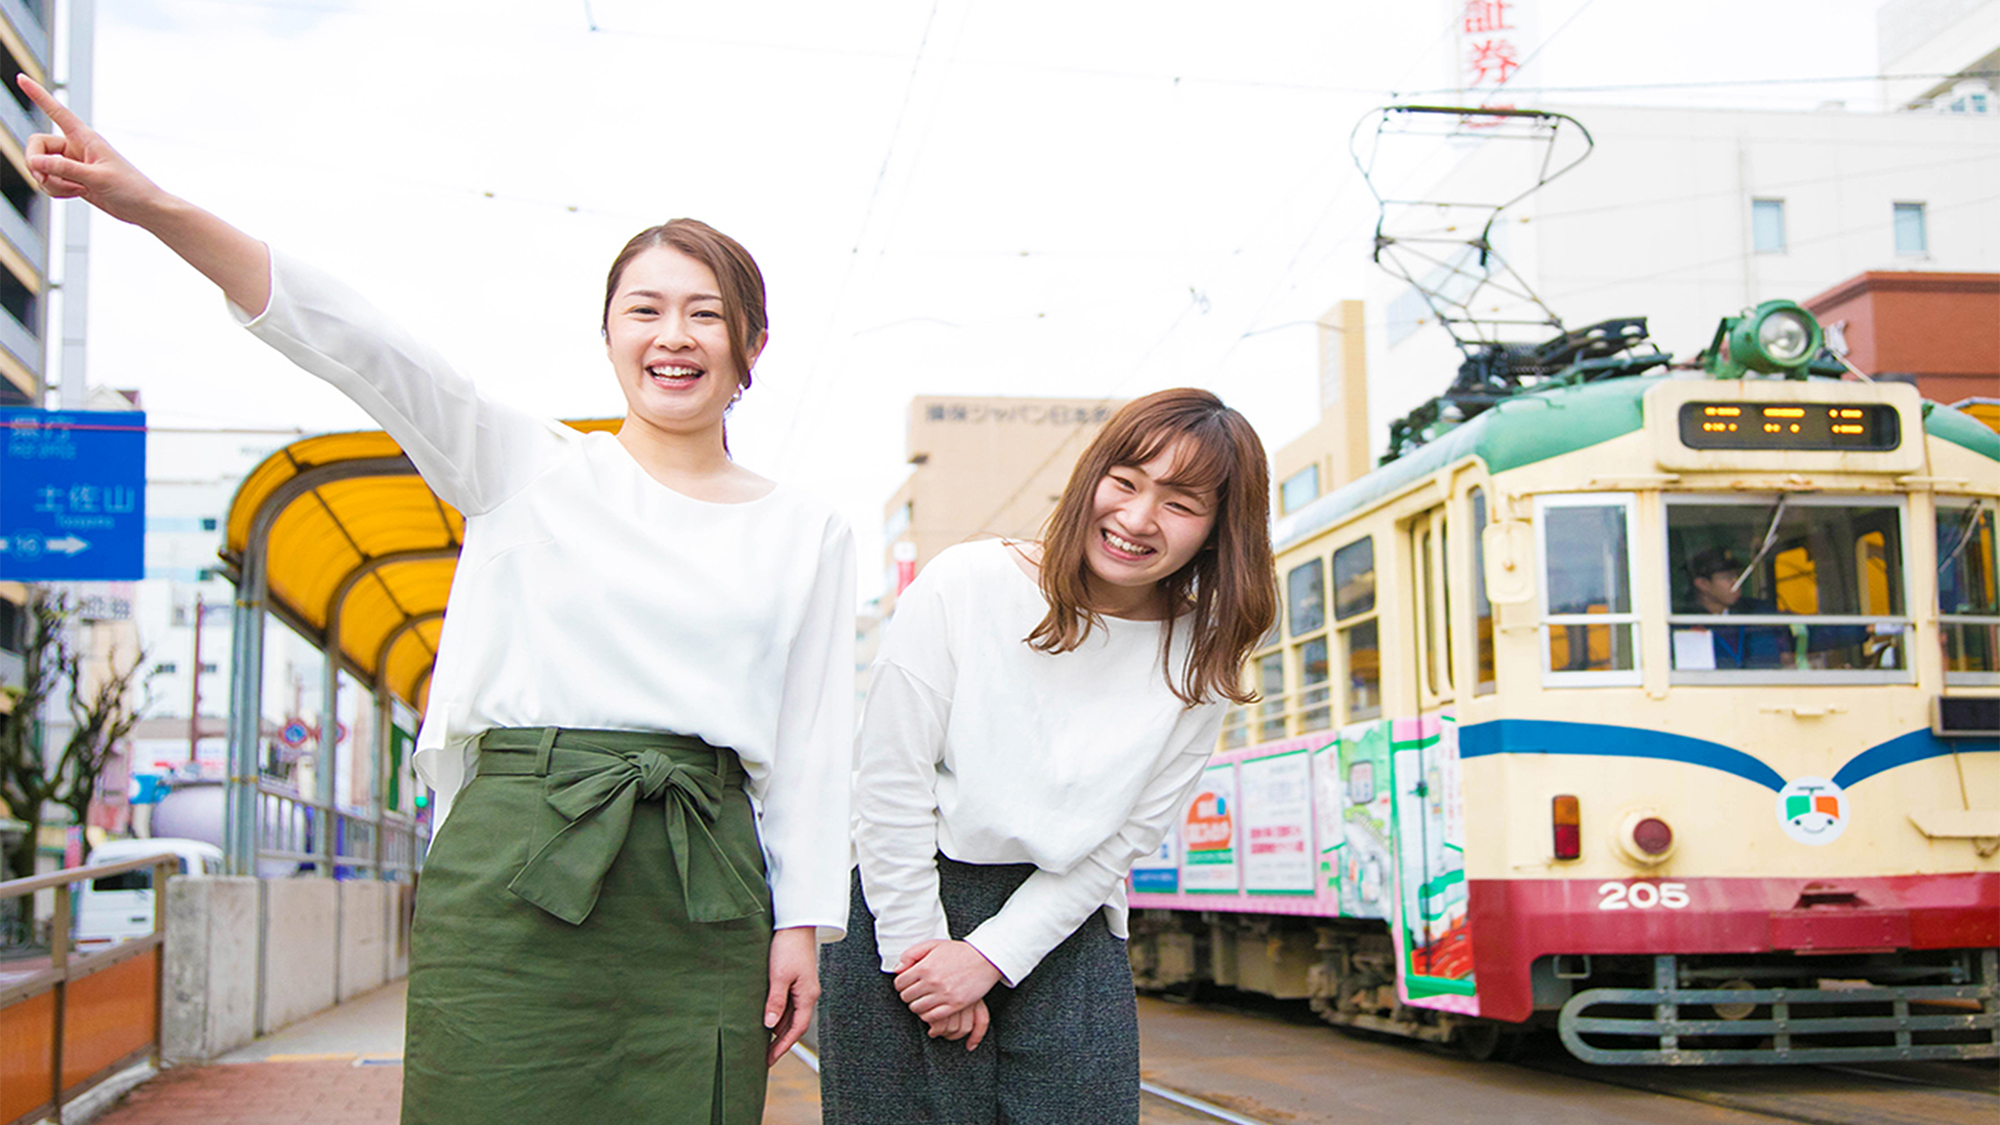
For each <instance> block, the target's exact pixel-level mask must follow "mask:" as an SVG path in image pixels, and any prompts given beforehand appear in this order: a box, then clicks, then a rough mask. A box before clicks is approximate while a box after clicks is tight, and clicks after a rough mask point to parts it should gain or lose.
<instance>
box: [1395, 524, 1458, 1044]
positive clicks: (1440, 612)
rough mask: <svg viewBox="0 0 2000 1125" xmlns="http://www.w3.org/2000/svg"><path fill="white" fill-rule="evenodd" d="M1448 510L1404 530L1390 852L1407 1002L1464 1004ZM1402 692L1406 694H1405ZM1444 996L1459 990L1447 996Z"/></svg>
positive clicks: (1431, 1004)
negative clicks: (1403, 626) (1400, 700)
mask: <svg viewBox="0 0 2000 1125" xmlns="http://www.w3.org/2000/svg"><path fill="white" fill-rule="evenodd" d="M1446 513H1447V509H1446V507H1445V506H1443V505H1440V506H1438V507H1436V508H1433V509H1431V510H1430V511H1428V512H1424V513H1422V514H1420V515H1418V516H1417V517H1416V518H1415V519H1413V520H1411V521H1410V522H1409V523H1408V524H1407V525H1406V529H1405V535H1406V536H1407V540H1406V542H1405V544H1404V546H1405V548H1406V549H1405V550H1404V551H1403V552H1402V555H1403V558H1404V559H1405V560H1406V565H1407V566H1408V567H1409V575H1408V587H1407V588H1408V589H1409V591H1410V594H1411V597H1410V602H1409V603H1408V604H1409V606H1410V610H1411V612H1410V613H1409V614H1408V615H1407V616H1406V617H1405V620H1406V621H1407V623H1408V624H1407V630H1408V632H1407V635H1406V637H1405V639H1406V641H1407V643H1406V644H1404V645H1403V646H1402V648H1403V651H1404V652H1405V653H1407V654H1408V659H1409V660H1410V661H1411V663H1412V665H1413V666H1412V667H1410V668H1409V669H1408V674H1409V676H1410V681H1411V682H1412V683H1414V684H1415V685H1416V689H1417V690H1416V691H1415V692H1414V696H1415V703H1416V704H1417V708H1416V716H1415V718H1414V719H1413V720H1411V719H1402V720H1399V721H1397V723H1396V724H1395V725H1396V728H1397V729H1395V730H1394V731H1393V732H1392V733H1391V741H1392V744H1393V752H1394V756H1395V765H1394V772H1395V776H1396V806H1397V808H1396V828H1397V832H1396V835H1397V840H1396V845H1397V846H1396V859H1397V868H1398V876H1399V878H1398V880H1397V882H1398V883H1399V885H1400V890H1401V903H1400V906H1401V911H1400V913H1401V930H1402V932H1401V933H1400V934H1399V935H1398V936H1399V937H1400V938H1401V945H1402V951H1403V975H1404V980H1405V981H1406V982H1407V985H1408V988H1409V991H1410V998H1411V1000H1412V1001H1413V1002H1416V1003H1419V1004H1421V1005H1422V1006H1427V1007H1448V1008H1451V1009H1454V1010H1469V1009H1470V1004H1469V1003H1468V1001H1469V998H1470V996H1471V993H1472V937H1471V933H1470V931H1469V928H1468V925H1467V897H1466V886H1465V805H1464V797H1463V793H1462V790H1461V788H1460V784H1459V769H1458V724H1457V722H1456V718H1455V715H1454V713H1453V707H1452V703H1453V700H1454V699H1455V697H1456V685H1455V684H1454V683H1453V675H1454V664H1455V660H1454V655H1455V654H1454V652H1453V648H1452V629H1451V621H1452V605H1451V600H1452V599H1451V586H1450V583H1449V581H1448V580H1447V578H1448V573H1449V568H1448V566H1447V560H1448V559H1449V558H1450V557H1451V549H1452V545H1453V537H1452V535H1451V524H1450V521H1449V520H1448V519H1447V518H1446ZM1405 698H1406V699H1407V698H1409V697H1408V696H1406V697H1405ZM1446 997H1465V998H1466V999H1465V1000H1459V1001H1452V1000H1447V999H1445V998H1446Z"/></svg>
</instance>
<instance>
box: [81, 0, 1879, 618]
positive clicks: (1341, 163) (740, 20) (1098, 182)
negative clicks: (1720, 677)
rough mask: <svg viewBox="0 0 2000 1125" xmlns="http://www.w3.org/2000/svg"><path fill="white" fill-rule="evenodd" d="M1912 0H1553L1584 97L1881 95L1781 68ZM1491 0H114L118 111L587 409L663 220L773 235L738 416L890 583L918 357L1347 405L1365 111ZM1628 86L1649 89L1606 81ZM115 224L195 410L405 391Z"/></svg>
mask: <svg viewBox="0 0 2000 1125" xmlns="http://www.w3.org/2000/svg"><path fill="white" fill-rule="evenodd" d="M1878 6H1879V0H1814V2H1794V0H1783V2H1780V0H1755V2H1749V3H1746V2H1744V0H1681V2H1678V3H1673V4H1667V3H1641V2H1639V0H1542V2H1541V4H1540V10H1539V13H1538V16H1537V22H1538V25H1539V33H1540V37H1541V40H1542V41H1543V44H1544V45H1543V49H1542V51H1541V54H1540V55H1539V57H1538V59H1537V63H1538V65H1539V68H1540V72H1541V73H1540V75H1539V78H1538V79H1537V81H1539V83H1540V84H1541V85H1543V86H1546V87H1556V88H1572V89H1569V90H1566V91H1565V92H1562V93H1560V94H1550V95H1546V96H1547V97H1549V98H1550V99H1551V100H1556V101H1560V102H1562V103H1564V104H1565V105H1569V106H1575V105H1588V104H1590V103H1592V102H1596V103H1599V104H1671V105H1691V106H1744V107H1755V108H1799V109H1810V108H1812V107H1813V106H1815V105H1816V104H1818V103H1820V102H1822V101H1824V100H1826V99H1829V98H1844V99H1846V100H1847V102H1848V104H1849V105H1850V106H1851V107H1853V108H1855V109H1870V108H1874V106H1875V87H1874V85H1873V84H1872V83H1870V82H1846V83H1842V84H1837V85H1824V84H1791V83H1771V82H1769V80H1771V79H1791V78H1830V77H1851V76H1862V75H1870V74H1873V73H1874V72H1875V71H1876V69H1877V63H1876V43H1875V10H1876V8H1877V7H1878ZM1458 7H1459V5H1458V4H1457V3H1455V2H1447V0H1401V2H1394V0H1391V2H1384V0H1368V2H1363V0H1316V2H1306V0H1242V2H1239V3H1236V4H1233V5H1223V4H1219V3H1214V2H1212V0H1211V2H1206V3H1192V2H1182V0H1116V2H1102V0H1005V2H999V0H935V2H933V0H796V2H787V0H756V2H742V3H716V2H711V3H706V4H694V3H685V2H681V0H592V2H590V3H588V4H586V3H584V2H582V0H542V2H528V0H98V31H97V55H96V58H97V74H96V85H95V106H94V113H93V117H94V119H95V122H96V124H97V126H98V127H99V129H100V130H101V131H102V132H103V133H104V134H105V135H106V136H107V137H109V138H110V140H111V141H112V143H114V144H115V145H117V146H118V147H119V148H120V149H121V150H122V151H123V152H124V153H125V154H126V155H127V156H129V157H131V158H132V159H133V160H134V162H136V163H137V164H138V165H139V166H140V167H141V168H142V169H144V170H145V171H147V172H148V173H149V174H151V175H152V176H153V177H154V178H155V179H156V180H158V181H159V182H160V183H161V184H162V185H164V186H166V187H167V188H168V189H169V190H172V191H175V192H177V193H179V194H182V195H184V196H186V197H188V198H190V199H192V200H194V201H195V202H197V203H200V204H202V205H203V206H206V207H208V208H210V209H211V210H214V211H216V212H218V213H220V214H221V215H223V216H224V217H225V218H228V219H230V220H231V221H233V222H235V223H237V225H239V226H241V227H243V228H244V229H246V230H248V231H249V232H251V233H252V234H255V235H257V236H259V237H262V238H265V239H267V240H269V241H271V242H272V243H274V244H275V245H277V246H280V247H282V248H283V249H285V250H287V251H290V252H291V253H293V254H295V255H298V256H301V257H303V258H305V259H307V260H309V261H312V262H313V263H315V264H317V265H319V266H322V267H324V268H326V269H329V270H331V271H333V272H334V273H336V274H338V275H340V276H342V277H344V278H346V279H347V280H348V281H350V282H351V283H353V284H354V285H356V286H357V287H358V288H360V289H361V290H362V291H364V292H366V293H367V294H369V295H370V296H371V297H372V298H373V299H374V300H375V301H376V303H378V304H379V305H381V306H382V307H384V308H385V309H387V310H389V311H390V312H391V313H392V315H394V316H396V317H397V318H398V319H401V320H403V321H405V322H407V323H410V324H412V325H413V326H415V327H417V328H418V329H419V330H420V331H421V332H422V333H423V334H425V335H426V336H427V337H428V338H429V339H430V340H431V341H432V342H433V343H434V344H436V345H437V346H439V347H440V348H441V349H442V350H443V351H444V353H445V354H446V355H448V356H450V357H451V358H452V359H453V360H454V361H455V362H457V363H458V364H459V365H460V366H461V367H462V368H463V369H464V370H466V371H467V372H469V373H471V374H473V375H475V376H476V377H477V378H478V379H479V381H480V382H481V385H482V387H484V388H486V389H488V390H489V391H490V393H491V394H493V395H494V396H495V397H499V398H503V399H506V400H509V401H512V402H515V403H517V404H519V405H521V406H524V407H527V408H529V409H534V410H538V411H543V412H548V413H554V414H559V415H563V416H570V417H580V416H590V415H605V414H616V413H619V412H621V410H622V406H621V402H620V399H619V397H618V393H617V390H616V387H615V385H614V384H613V382H612V379H611V377H610V373H609V368H608V367H607V365H606V364H605V361H604V358H603V350H602V346H601V343H600V341H599V339H598V336H597V321H598V311H599V305H600V303H601V301H602V295H603V294H602V286H603V271H604V269H605V267H606V266H607V265H608V264H609V261H610V259H611V257H612V256H613V255H614V254H615V253H616V251H617V249H618V247H619V246H620V245H621V244H622V243H623V242H624V240H625V239H626V238H627V237H628V236H629V235H630V234H632V233H633V232H635V231H636V230H638V229H640V228H641V227H644V226H647V225H649V224H652V223H655V222H659V221H662V220H664V219H666V218H669V217H672V216H675V215H692V216H695V217H698V218H702V219H705V220H707V221H709V222H711V223H713V224H714V225H716V226H717V227H719V228H721V229H723V230H725V231H727V232H729V233H731V234H733V235H735V236H736V237H737V238H739V239H740V240H742V241H743V242H744V243H745V244H746V245H747V246H748V247H749V248H750V249H751V251H752V252H753V253H754V254H755V255H756V256H757V258H758V260H759V262H760V264H761V265H762V267H763V269H764V273H765V277H766V279H767V282H768V284H769V287H770V290H771V314H772V341H771V345H770V348H769V350H768V351H767V352H766V353H765V356H764V358H763V360H762V362H761V363H760V364H759V365H758V369H757V383H756V386H755V387H754V388H753V389H752V391H751V392H750V394H749V396H748V397H747V398H746V400H745V401H744V403H743V405H742V406H741V407H739V408H738V411H737V413H736V416H735V418H734V420H733V421H732V423H731V439H730V440H731V445H732V447H733V448H734V450H735V452H736V455H737V457H738V458H739V459H740V460H741V461H742V462H743V463H744V464H746V465H748V466H749V467H751V468H753V469H756V470H758V471H760V472H763V473H765V474H767V475H771V476H776V477H779V478H781V479H786V480H792V481H796V482H798V483H802V484H804V485H806V486H807V487H810V488H813V489H815V490H817V491H820V492H822V493H823V494H825V495H826V496H828V497H829V498H830V499H832V500H834V501H835V502H837V503H839V504H840V505H841V506H842V508H843V510H844V511H845V512H846V513H847V515H848V518H849V519H850V520H851V521H852V522H853V523H854V526H855V530H856V533H857V536H858V538H859V541H860V546H861V551H862V570H861V574H862V575H863V583H862V585H863V591H862V593H863V596H864V597H865V596H868V595H871V594H873V593H874V592H875V591H874V590H873V589H872V588H871V587H872V586H873V584H874V578H873V576H874V575H876V574H877V573H879V569H880V567H879V559H880V557H881V556H880V543H879V538H878V536H879V527H880V524H881V509H882V504H883V502H884V501H885V500H886V498H887V497H888V495H889V494H890V493H891V492H892V491H893V490H894V488H895V487H896V485H897V484H898V483H899V482H900V480H901V479H902V476H903V474H904V473H905V472H906V466H905V465H904V464H903V452H904V451H903V438H904V424H905V417H906V408H907V403H908V400H909V399H910V397H911V396H912V395H915V394H952V393H963V394H968V395H972V394H1018V395H1073V396H1088V397H1097V396H1103V397H1113V396H1130V395H1135V394H1140V393H1144V392H1146V391H1149V390H1153V389H1157V388H1160V387H1166V386H1175V385H1187V384H1193V385H1199V386H1205V387H1208V388H1211V389H1213V390H1214V391H1216V392H1217V393H1218V394H1220V395H1221V396H1222V397H1223V398H1224V399H1225V400H1226V401H1228V402H1230V403H1231V404H1232V405H1236V406H1238V407H1239V408H1241V409H1242V410H1243V411H1244V412H1245V413H1246V414H1247V415H1248V416H1249V417H1250V420H1251V421H1252V422H1253V423H1254V424H1255V425H1256V426H1257V427H1258V429H1259V430H1260V432H1261V433H1262V434H1263V436H1264V438H1265V441H1266V443H1267V445H1268V446H1270V447H1272V448H1275V447H1276V446H1278V445H1280V444H1282V443H1283V442H1285V441H1286V440H1288V439H1290V438H1291V437H1293V436H1296V434H1298V433H1299V432H1301V431H1302V430H1303V429H1305V428H1306V427H1307V426H1308V425H1310V424H1311V422H1312V421H1313V420H1314V419H1315V416H1316V414H1317V401H1316V392H1315V390H1314V383H1313V371H1314V363H1315V360H1314V333H1313V332H1312V331H1311V329H1310V328H1309V327H1308V326H1309V324H1310V322H1311V320H1312V319H1313V318H1314V317H1315V316H1316V315H1318V314H1319V313H1320V312H1321V311H1322V310H1324V309H1325V308H1327V307H1328V306H1329V305H1331V304H1332V303H1333V302H1335V301H1337V300H1340V299H1342V298H1348V297H1355V296H1359V295H1360V290H1361V284H1362V279H1363V278H1364V276H1365V273H1366V271H1368V270H1371V269H1373V268H1374V267H1373V266H1371V265H1370V264H1369V263H1368V260H1367V240H1368V237H1369V235H1370V233H1371V231H1372V223H1373V209H1372V205H1370V204H1369V197H1368V195H1367V192H1366V191H1365V189H1364V188H1363V186H1362V184H1361V182H1360V179H1359V177H1358V176H1357V175H1356V173H1355V171H1354V168H1353V165H1352V162H1351V160H1350V158H1349V155H1348V152H1347V135H1348V133H1349V131H1350V129H1352V127H1353V126H1354V124H1355V122H1356V121H1357V120H1358V119H1359V118H1360V117H1361V115H1362V114H1363V113H1364V112H1365V111H1366V110H1368V109H1369V108H1371V107H1373V106H1376V105H1379V104H1382V103H1383V102H1385V101H1387V100H1389V99H1390V98H1391V97H1392V96H1394V95H1395V94H1398V93H1401V94H1405V95H1407V94H1410V93H1413V92H1416V91H1421V90H1424V89H1426V88H1436V87H1440V86H1443V85H1446V84H1447V83H1448V81H1449V75H1450V64H1451V44H1452V39H1451V36H1450V34H1449V27H1450V22H1451V18H1452V15H1453V14H1454V13H1455V12H1456V10H1457V9H1458ZM592 21H594V23H595V30H593V28H592ZM1745 77H1751V78H1756V79H1759V80H1761V82H1762V84H1758V85H1738V86H1729V87H1720V86H1686V85H1675V86H1671V87H1666V85H1665V84H1687V83H1703V82H1719V81H1732V80H1740V79H1743V78H1745ZM1600 86H1617V87H1622V88H1621V89H1617V90H1609V91H1578V90H1575V89H1573V88H1575V87H1600ZM1432 100H1435V99H1434V98H1433V99H1432ZM1519 100H1520V101H1522V102H1523V103H1526V104H1532V100H1531V99H1530V98H1528V97H1526V96H1521V97H1519ZM1583 119H1584V121H1585V124H1588V123H1589V119H1588V117H1587V116H1584V118H1583ZM92 239H93V253H92V259H91V261H92V264H91V270H92V276H91V289H90V330H89V348H90V359H89V367H90V378H91V380H92V381H93V382H98V383H107V384H111V385H115V386H120V387H132V386H136V387H138V388H140V389H141V390H142V391H143V394H144V401H145V404H146V406H147V407H148V409H149V410H150V411H151V413H152V421H153V423H154V424H155V425H159V426H206V425H213V426H222V427H226V426H264V425H278V426H300V427H304V428H307V429H310V430H323V429H343V428H360V427H367V426H370V425H371V423H370V422H369V421H368V419H367V418H366V417H365V416H364V415H362V414H361V413H360V411H359V410H358V409H356V408H354V407H353V406H351V405H349V404H348V403H347V402H346V400H344V399H342V398H340V397H339V396H338V395H336V394H334V393H333V392H332V391H330V390H328V389H326V388H324V387H323V386H321V385H319V384H318V383H317V382H316V381H314V380H313V379H311V378H310V377H309V376H306V375H303V374H301V373H298V372H296V371H294V370H292V369H291V368H290V367H289V365H288V364H286V363H285V362H284V361H283V360H282V359H280V358H279V357H278V356H277V355H276V354H275V353H273V352H270V351H268V350H266V349H265V348H263V346H262V345H260V344H257V343H256V342H255V341H253V340H251V339H250V338H249V337H248V336H247V335H245V334H243V333H241V332H240V331H239V330H237V329H235V328H234V327H233V325H232V324H231V323H230V322H229V321H228V318H227V317H226V316H225V315H224V314H223V311H222V308H221V301H220V298H219V297H217V296H215V295H214V293H213V292H212V291H211V290H210V289H209V288H208V287H207V285H206V283H205V282H202V281H201V280H200V278H199V277H198V276H197V275H195V274H194V273H193V272H192V271H191V270H189V269H187V268H186V267H185V266H183V265H181V264H180V263H179V262H178V261H177V260H176V259H174V258H173V257H172V256H171V255H169V254H168V253H167V252H166V251H164V250H162V249H160V248H159V247H158V246H157V245H156V244H153V243H152V242H151V241H150V239H148V238H147V237H146V236H145V235H143V234H141V233H140V232H138V231H136V230H134V229H132V228H128V227H122V226H119V225H118V224H116V223H114V222H111V221H108V220H105V219H103V218H102V217H99V218H98V219H96V220H95V221H94V223H93V226H92ZM1449 375H1450V373H1449V372H1445V371H1440V372H1439V385H1440V387H1442V386H1443V384H1444V382H1445V381H1446V380H1447V379H1448V378H1449ZM228 444H229V446H230V448H231V449H234V448H236V446H237V445H239V444H240V440H238V439H232V440H231V441H230V442H229V443H228Z"/></svg>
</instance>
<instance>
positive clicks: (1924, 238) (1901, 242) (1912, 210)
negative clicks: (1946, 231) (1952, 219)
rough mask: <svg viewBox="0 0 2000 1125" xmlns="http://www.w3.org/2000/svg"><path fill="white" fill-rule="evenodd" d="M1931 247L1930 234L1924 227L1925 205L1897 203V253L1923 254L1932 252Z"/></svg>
mask: <svg viewBox="0 0 2000 1125" xmlns="http://www.w3.org/2000/svg"><path fill="white" fill-rule="evenodd" d="M1930 249H1931V242H1930V234H1929V232H1927V231H1926V230H1925V229H1924V205H1923V204H1921V203H1898V204H1896V253H1898V254H1912V255H1923V254H1928V253H1930Z"/></svg>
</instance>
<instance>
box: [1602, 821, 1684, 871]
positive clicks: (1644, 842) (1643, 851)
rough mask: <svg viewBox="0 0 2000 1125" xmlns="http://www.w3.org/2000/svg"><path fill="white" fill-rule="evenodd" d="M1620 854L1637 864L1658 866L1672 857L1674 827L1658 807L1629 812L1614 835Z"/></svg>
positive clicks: (1627, 860)
mask: <svg viewBox="0 0 2000 1125" xmlns="http://www.w3.org/2000/svg"><path fill="white" fill-rule="evenodd" d="M1613 842H1614V843H1616V844H1617V847H1618V853H1619V855H1620V856H1622V857H1623V858H1624V859H1625V861H1626V862H1627V863H1630V864H1633V865H1634V866H1637V867H1657V866H1659V865H1660V864H1662V863H1665V862H1666V861H1667V860H1668V859H1670V858H1672V857H1673V854H1674V845H1675V843H1676V842H1677V841H1676V840H1675V839H1674V830H1673V827H1672V826H1671V825H1669V824H1668V823H1667V820H1666V818H1665V817H1664V816H1662V815H1661V813H1660V811H1659V810H1658V809H1652V808H1640V809H1631V810H1629V811H1627V812H1626V814H1625V815H1624V817H1622V818H1621V819H1620V821H1619V824H1618V835H1617V836H1616V837H1614V838H1613Z"/></svg>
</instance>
